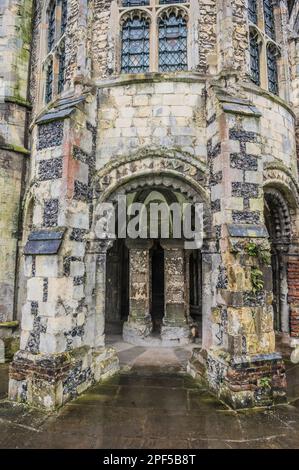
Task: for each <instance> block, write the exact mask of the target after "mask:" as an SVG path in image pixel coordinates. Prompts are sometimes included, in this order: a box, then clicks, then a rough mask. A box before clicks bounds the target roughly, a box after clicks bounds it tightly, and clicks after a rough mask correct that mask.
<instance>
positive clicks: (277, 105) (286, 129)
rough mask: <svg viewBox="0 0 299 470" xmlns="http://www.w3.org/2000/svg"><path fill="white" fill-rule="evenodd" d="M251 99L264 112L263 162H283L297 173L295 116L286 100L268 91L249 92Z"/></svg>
mask: <svg viewBox="0 0 299 470" xmlns="http://www.w3.org/2000/svg"><path fill="white" fill-rule="evenodd" d="M247 96H248V99H250V100H251V101H252V102H253V103H254V104H255V105H256V107H257V108H258V110H259V111H260V112H261V113H262V116H261V120H260V122H261V139H262V147H261V149H262V156H263V162H264V163H267V162H270V161H273V160H275V161H277V162H281V163H283V164H284V165H285V166H286V168H288V169H291V171H292V172H294V175H297V164H296V141H295V132H294V127H295V116H294V114H293V111H292V109H291V108H289V107H288V106H287V105H286V103H285V102H283V101H282V100H280V99H279V98H277V97H274V96H273V95H270V94H267V93H261V94H259V93H256V92H250V91H249V90H248V92H247Z"/></svg>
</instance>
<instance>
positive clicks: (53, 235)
mask: <svg viewBox="0 0 299 470" xmlns="http://www.w3.org/2000/svg"><path fill="white" fill-rule="evenodd" d="M93 101H94V98H93V97H91V96H87V97H79V98H76V99H72V100H67V99H65V100H61V101H60V102H59V103H58V104H57V106H56V107H55V108H54V109H52V110H51V111H50V112H48V113H46V114H45V115H43V117H41V118H40V119H39V120H38V122H37V125H36V126H35V128H34V137H33V139H34V148H33V155H34V161H35V168H34V178H33V179H32V185H31V190H30V194H29V195H28V198H30V197H32V198H33V199H34V201H35V205H34V212H33V230H32V231H31V233H30V234H29V238H28V242H27V244H26V245H25V249H24V255H25V271H26V272H25V274H26V276H27V279H28V280H27V300H26V303H25V304H24V306H23V310H22V332H21V347H20V351H19V352H18V353H17V354H16V355H15V357H14V360H13V362H12V364H11V366H10V385H9V396H10V398H12V399H14V400H20V401H26V402H28V403H30V404H32V405H35V406H42V407H45V408H49V409H51V408H55V407H58V406H61V405H62V404H63V403H65V402H66V401H67V400H69V399H70V398H72V397H73V396H76V394H78V393H80V392H82V391H83V390H85V389H86V388H87V387H89V386H90V385H92V384H93V383H94V382H95V381H98V380H100V379H102V378H103V377H107V376H108V375H110V374H111V373H113V372H115V371H116V370H118V358H117V356H116V353H115V351H114V350H113V349H112V348H106V347H105V346H104V330H103V328H104V326H103V321H102V319H101V320H100V321H98V310H99V313H101V312H100V308H101V303H102V302H103V301H104V298H103V297H102V300H101V299H98V300H97V301H96V300H95V297H96V288H95V282H96V280H95V277H96V270H97V266H98V265H100V266H101V263H100V261H101V256H102V252H103V249H105V247H103V246H102V245H97V244H95V243H92V242H91V241H89V242H88V240H87V238H88V234H89V229H90V223H91V201H92V190H91V187H90V182H91V178H92V175H93V172H94V161H95V160H94V159H95V145H96V143H95V121H94V120H93V115H94V113H93V112H92V109H93V105H94V103H93ZM86 110H88V118H87V116H86ZM85 259H87V260H88V263H86V264H85V262H84V260H85ZM87 267H88V268H87ZM97 280H98V283H100V282H101V276H100V273H99V275H98V276H97ZM103 282H105V277H104V279H103ZM98 287H99V286H98V285H97V288H98Z"/></svg>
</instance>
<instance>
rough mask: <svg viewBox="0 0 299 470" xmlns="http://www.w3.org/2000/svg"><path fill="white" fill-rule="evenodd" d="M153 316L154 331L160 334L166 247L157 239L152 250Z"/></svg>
mask: <svg viewBox="0 0 299 470" xmlns="http://www.w3.org/2000/svg"><path fill="white" fill-rule="evenodd" d="M150 255H151V259H150V261H151V271H152V272H151V308H150V313H151V318H152V333H153V334H155V335H160V333H161V327H162V322H163V317H164V303H165V297H164V289H165V282H164V249H163V248H162V246H161V244H160V243H159V240H155V242H154V245H153V248H152V250H151V254H150Z"/></svg>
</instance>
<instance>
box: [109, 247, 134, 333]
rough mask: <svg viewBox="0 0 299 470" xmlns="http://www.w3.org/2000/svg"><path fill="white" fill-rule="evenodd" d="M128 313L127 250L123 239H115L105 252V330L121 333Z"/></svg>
mask: <svg viewBox="0 0 299 470" xmlns="http://www.w3.org/2000/svg"><path fill="white" fill-rule="evenodd" d="M128 315H129V251H128V248H127V247H126V245H125V242H124V240H116V241H115V242H114V244H113V246H112V248H111V249H110V250H109V251H108V253H107V264H106V319H105V332H106V334H107V333H112V334H119V333H122V326H123V322H124V321H125V320H127V318H128Z"/></svg>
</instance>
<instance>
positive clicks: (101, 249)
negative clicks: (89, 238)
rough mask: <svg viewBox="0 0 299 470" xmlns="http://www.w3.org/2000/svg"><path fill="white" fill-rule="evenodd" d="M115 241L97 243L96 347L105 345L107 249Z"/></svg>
mask: <svg viewBox="0 0 299 470" xmlns="http://www.w3.org/2000/svg"><path fill="white" fill-rule="evenodd" d="M112 244H113V242H112V241H110V240H102V241H99V242H96V243H95V250H96V283H95V290H96V301H95V328H94V347H95V348H101V347H103V346H104V345H105V310H106V297H107V298H108V299H109V295H107V294H106V268H107V250H108V249H109V248H111V246H112Z"/></svg>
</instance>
